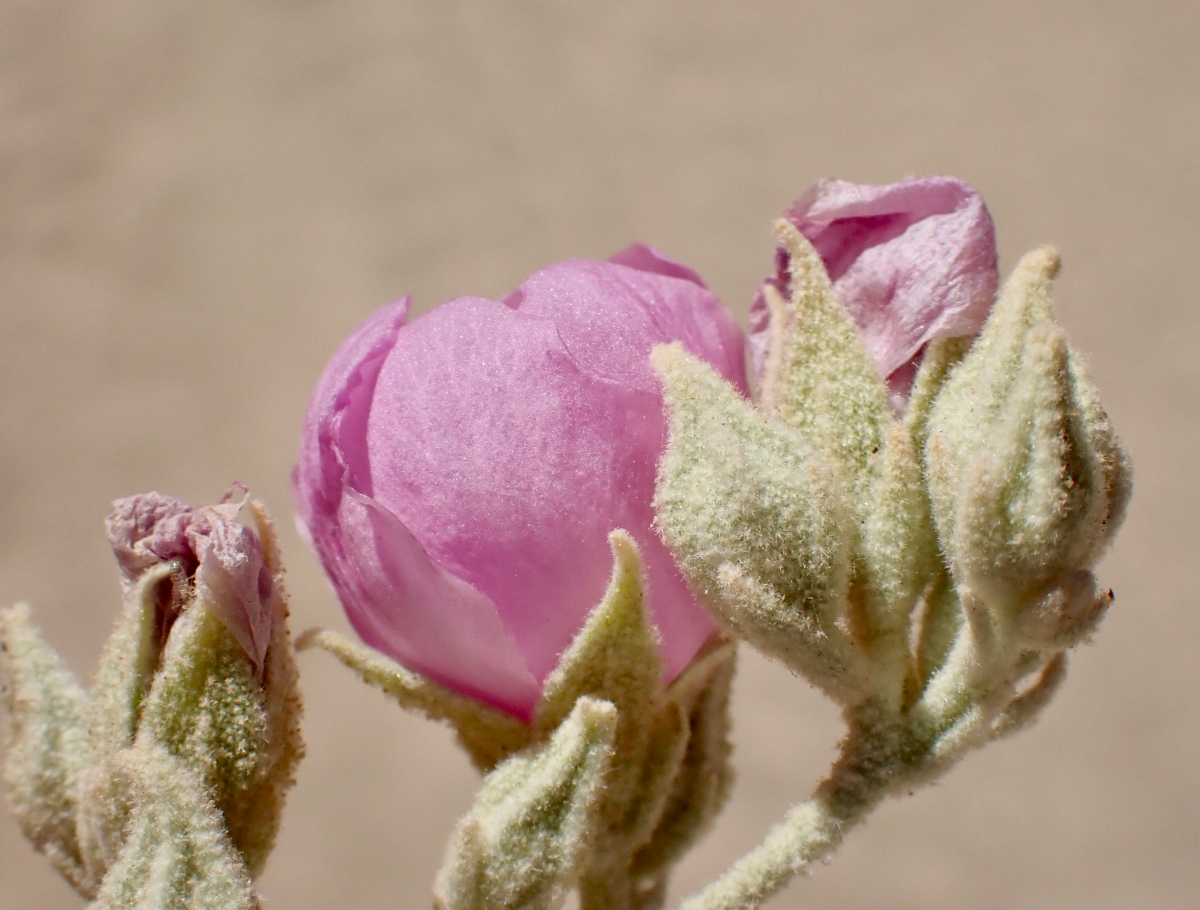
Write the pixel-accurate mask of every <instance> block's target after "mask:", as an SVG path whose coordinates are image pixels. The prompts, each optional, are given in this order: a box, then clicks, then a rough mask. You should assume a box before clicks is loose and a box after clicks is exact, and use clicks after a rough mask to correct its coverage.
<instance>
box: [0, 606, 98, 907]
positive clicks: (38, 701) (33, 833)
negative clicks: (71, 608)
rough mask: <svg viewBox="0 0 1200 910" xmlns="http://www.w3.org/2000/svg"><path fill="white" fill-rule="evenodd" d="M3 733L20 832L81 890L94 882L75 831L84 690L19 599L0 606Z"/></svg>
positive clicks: (87, 893) (83, 759) (88, 890)
mask: <svg viewBox="0 0 1200 910" xmlns="http://www.w3.org/2000/svg"><path fill="white" fill-rule="evenodd" d="M0 652H2V653H3V655H4V668H5V675H6V677H7V679H6V685H5V687H4V697H5V701H6V703H7V708H8V712H9V719H10V720H9V734H8V744H7V761H6V763H5V767H4V780H5V784H6V785H7V788H8V801H9V804H10V805H11V806H12V810H13V814H14V815H15V816H16V817H17V822H18V824H19V825H20V826H21V830H22V831H23V832H24V833H25V836H26V837H27V838H29V840H30V842H31V843H32V844H33V846H34V847H35V848H36V849H37V850H38V851H39V852H41V853H43V854H45V855H46V857H48V858H49V860H50V862H51V863H53V865H54V867H55V868H56V869H57V870H58V871H59V872H60V873H61V874H62V875H63V877H65V878H66V879H67V881H69V882H70V883H71V884H72V885H73V886H74V887H75V889H76V890H78V891H79V893H80V894H82V895H83V896H84V897H91V896H92V894H93V893H94V891H93V888H94V882H93V881H92V879H91V878H90V876H89V875H88V873H87V870H86V869H85V868H84V864H83V860H82V857H81V856H80V851H79V844H78V840H77V836H76V832H75V814H76V810H77V794H78V790H79V782H80V777H81V775H82V774H83V772H84V769H85V768H86V767H87V735H86V732H85V726H84V714H85V711H86V706H87V695H86V693H85V692H84V691H83V689H82V687H80V685H79V683H78V682H77V681H76V679H75V677H74V676H73V675H72V674H71V672H70V671H69V670H67V668H66V667H65V666H64V665H63V662H62V660H61V659H60V658H59V656H58V655H57V654H56V653H55V652H54V651H53V650H52V649H51V648H50V646H49V645H47V644H46V642H45V641H44V640H43V639H42V636H41V635H40V634H39V632H38V631H37V629H36V628H35V627H34V625H33V623H32V622H31V621H30V610H29V607H28V606H27V605H25V604H17V605H16V606H14V607H9V608H8V609H4V610H0Z"/></svg>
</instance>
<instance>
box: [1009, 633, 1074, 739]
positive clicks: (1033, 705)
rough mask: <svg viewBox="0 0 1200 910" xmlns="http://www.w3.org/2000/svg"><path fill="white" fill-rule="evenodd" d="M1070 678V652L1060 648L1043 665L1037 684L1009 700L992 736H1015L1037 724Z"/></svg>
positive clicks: (1035, 682)
mask: <svg viewBox="0 0 1200 910" xmlns="http://www.w3.org/2000/svg"><path fill="white" fill-rule="evenodd" d="M1066 678H1067V655H1066V653H1065V652H1063V651H1059V652H1058V653H1057V654H1055V655H1054V657H1052V658H1051V659H1050V661H1049V662H1048V663H1047V664H1046V666H1045V667H1043V668H1042V670H1041V672H1040V673H1039V674H1038V678H1037V679H1036V680H1035V681H1034V683H1033V684H1032V685H1031V686H1030V687H1029V688H1028V689H1026V690H1025V691H1024V692H1022V693H1021V694H1020V695H1018V696H1017V697H1016V698H1014V699H1013V700H1012V701H1011V702H1009V703H1008V705H1007V706H1006V707H1005V708H1004V710H1003V711H1001V712H1000V713H999V714H998V715H997V716H996V718H995V719H994V720H993V721H992V724H991V730H990V734H991V738H992V739H1000V738H1001V737H1005V736H1011V735H1012V734H1014V733H1019V732H1020V731H1022V730H1026V729H1028V728H1029V727H1031V726H1033V724H1034V722H1035V721H1037V719H1038V718H1039V717H1040V716H1041V714H1042V711H1044V710H1045V708H1046V705H1048V704H1050V701H1051V699H1053V698H1054V696H1055V694H1057V692H1058V690H1059V688H1060V687H1061V686H1062V684H1063V682H1064V681H1065V680H1066Z"/></svg>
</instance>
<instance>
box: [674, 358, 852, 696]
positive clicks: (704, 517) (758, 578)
mask: <svg viewBox="0 0 1200 910" xmlns="http://www.w3.org/2000/svg"><path fill="white" fill-rule="evenodd" d="M651 360H652V362H653V364H654V366H655V368H656V370H657V371H658V374H659V377H660V379H661V380H662V383H663V389H664V399H665V401H666V407H667V414H668V425H669V433H670V440H669V443H668V446H667V450H666V452H665V453H664V455H663V457H662V460H661V461H660V462H659V473H658V486H657V490H656V492H655V509H656V511H657V515H658V518H657V521H658V525H659V528H660V530H661V531H662V534H663V537H664V539H665V540H666V542H667V544H668V546H670V548H671V551H672V553H673V554H674V556H675V559H676V562H677V563H678V564H679V566H680V568H681V570H682V572H683V574H684V576H685V577H686V578H687V580H688V582H689V584H690V585H691V587H692V589H693V590H694V591H696V593H697V594H698V595H699V596H700V597H701V598H702V599H703V600H704V601H705V602H706V603H707V604H708V606H709V608H710V609H711V610H712V611H713V613H714V614H715V615H716V616H717V618H718V619H719V620H720V621H721V622H722V623H723V624H725V625H726V626H727V627H728V628H729V629H730V631H732V632H733V633H735V634H736V635H738V636H740V637H742V638H745V639H746V640H747V641H749V642H750V643H751V644H753V645H754V646H755V647H757V648H758V649H760V650H762V651H764V652H765V653H767V654H769V655H771V656H773V657H775V658H777V659H779V660H781V661H783V662H784V663H785V664H787V665H788V666H789V667H791V668H792V669H793V670H795V671H796V672H799V673H802V674H803V675H805V676H806V677H808V679H809V680H810V681H811V682H812V683H813V684H814V685H817V686H819V687H821V688H823V689H825V690H826V691H828V692H830V693H831V694H834V695H835V697H838V698H842V697H849V698H853V697H856V695H857V693H858V692H859V691H860V688H861V684H862V681H863V677H862V675H861V672H860V671H861V669H862V667H861V655H859V654H858V653H857V651H856V650H855V649H854V647H853V644H852V643H851V641H850V639H849V637H848V636H847V634H846V633H845V632H844V631H843V630H842V629H841V628H840V626H838V625H837V623H836V620H837V619H839V618H840V617H841V615H842V614H843V612H844V610H845V608H846V596H847V592H848V583H849V570H850V555H851V554H850V539H851V531H850V530H849V528H850V524H851V521H850V516H849V514H848V512H847V508H846V505H845V503H844V501H843V499H842V498H841V496H840V495H839V493H838V491H837V485H836V481H835V480H834V478H832V477H830V475H829V471H828V469H827V467H826V466H825V465H824V463H823V461H822V460H821V459H820V458H819V456H818V455H817V454H816V453H815V452H814V451H813V450H812V449H811V447H809V446H808V445H807V444H806V443H805V441H804V440H803V439H802V438H801V437H800V436H799V435H798V434H797V433H796V432H795V431H793V430H792V429H790V428H789V427H788V426H786V425H785V424H784V423H782V422H781V421H778V420H774V419H772V418H770V417H768V416H766V415H765V414H763V413H762V412H760V411H758V410H756V409H755V408H754V407H753V406H752V405H751V404H750V403H749V402H747V401H745V400H744V399H743V398H742V397H741V396H740V395H739V394H738V393H737V391H736V390H735V389H734V388H733V387H732V386H730V385H729V384H728V383H727V382H725V381H724V380H723V379H722V378H721V377H720V376H719V375H718V374H717V373H716V372H715V371H714V370H713V369H712V368H711V367H709V366H708V365H707V364H705V363H703V362H702V361H700V360H698V359H697V358H695V357H693V356H692V355H690V354H688V353H687V352H686V351H685V350H684V349H683V347H682V346H681V345H679V344H673V345H660V346H659V347H657V348H655V349H654V351H653V352H652V354H651Z"/></svg>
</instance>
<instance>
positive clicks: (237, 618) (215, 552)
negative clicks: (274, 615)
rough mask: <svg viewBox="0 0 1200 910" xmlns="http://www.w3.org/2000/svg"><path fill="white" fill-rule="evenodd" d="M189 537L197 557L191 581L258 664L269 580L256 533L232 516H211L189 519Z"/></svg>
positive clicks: (267, 622)
mask: <svg viewBox="0 0 1200 910" xmlns="http://www.w3.org/2000/svg"><path fill="white" fill-rule="evenodd" d="M188 540H189V542H190V543H191V544H192V548H193V551H194V552H195V554H196V557H197V559H198V560H199V563H200V565H199V568H198V569H197V570H196V587H197V590H198V593H199V595H200V599H201V602H202V603H203V604H204V605H205V606H206V607H207V608H208V609H209V610H212V612H213V613H214V614H215V615H216V616H217V618H218V619H220V620H221V622H223V623H224V624H225V627H226V628H227V629H229V631H230V633H231V634H232V635H233V637H234V638H236V639H237V641H238V644H240V645H241V646H242V647H243V648H244V649H245V651H246V653H247V654H248V655H250V659H251V660H252V661H253V662H254V665H255V666H256V667H262V666H263V661H264V659H265V657H266V655H267V646H268V645H269V644H270V643H271V613H270V607H269V601H270V598H271V589H272V586H273V581H272V579H271V572H270V570H269V569H267V567H266V566H265V565H264V564H263V550H262V543H261V541H259V539H258V535H256V534H255V533H254V532H253V531H251V530H250V529H249V528H248V527H246V526H245V525H243V524H239V523H238V522H236V521H229V520H227V519H224V518H214V519H212V520H206V521H198V522H193V523H192V525H191V527H190V528H189V533H188Z"/></svg>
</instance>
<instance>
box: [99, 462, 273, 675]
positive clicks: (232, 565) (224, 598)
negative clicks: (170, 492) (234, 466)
mask: <svg viewBox="0 0 1200 910" xmlns="http://www.w3.org/2000/svg"><path fill="white" fill-rule="evenodd" d="M238 493H241V494H243V498H242V499H241V500H240V501H237V502H234V501H232V500H233V497H234V496H235V495H237V494H238ZM245 496H246V490H245V488H244V487H242V486H241V485H235V486H234V487H233V488H231V489H230V491H229V493H227V494H226V495H225V498H224V499H222V500H221V502H220V503H218V504H217V505H214V506H205V507H204V508H200V509H194V508H192V507H191V506H189V505H188V504H187V503H185V502H183V501H182V500H179V499H175V498H174V497H171V496H164V495H163V494H162V493H142V494H139V495H137V496H129V497H126V498H125V499H118V500H116V501H114V502H113V512H112V514H111V515H109V517H108V519H107V520H106V521H105V523H104V527H105V532H106V533H107V534H108V540H109V543H110V544H111V545H112V548H113V554H114V555H115V556H116V558H117V564H118V565H119V566H120V568H121V574H122V577H123V580H124V583H125V587H126V589H127V590H128V589H130V588H132V586H133V585H134V584H135V583H136V582H137V579H138V577H139V576H140V575H141V574H142V572H144V571H145V570H146V569H148V568H149V567H150V566H152V565H155V564H157V563H160V562H169V561H172V560H177V561H178V562H179V564H180V567H181V569H182V571H183V572H184V574H186V575H187V576H188V577H189V578H190V579H192V580H193V581H194V583H195V585H196V590H197V594H198V596H199V598H200V602H201V603H203V604H204V606H205V607H206V608H207V609H209V610H212V611H213V613H215V614H216V615H217V617H219V618H220V620H221V621H222V622H223V623H224V624H225V626H226V628H228V629H229V631H230V633H231V634H232V635H233V636H234V638H236V639H237V641H238V643H239V644H241V646H242V647H243V648H244V649H245V651H246V653H247V654H248V655H249V657H250V659H251V660H252V661H253V662H254V665H255V666H256V667H260V668H261V667H262V666H263V660H264V659H265V657H266V653H267V647H268V645H269V644H270V640H271V612H270V609H269V607H268V605H267V602H268V601H269V600H270V596H271V590H272V587H273V584H274V582H273V580H272V577H271V572H270V569H268V568H267V566H266V565H265V563H264V561H263V548H262V542H261V541H260V540H259V539H258V535H257V534H255V533H254V531H252V530H251V529H250V528H248V527H246V526H245V525H243V524H241V523H240V522H238V521H237V520H236V516H237V514H238V512H239V510H240V509H241V507H242V505H243V504H244V503H245Z"/></svg>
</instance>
